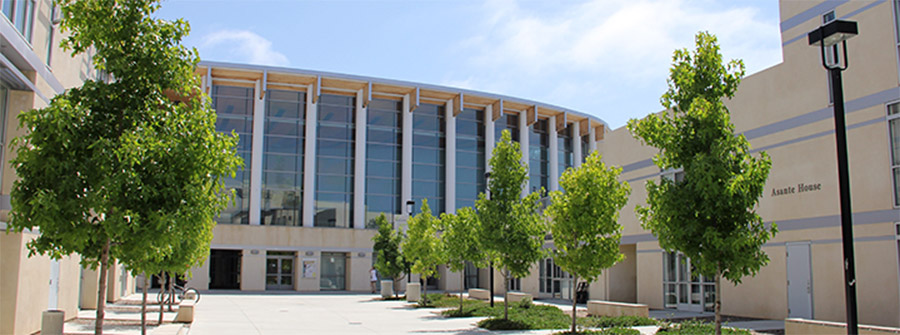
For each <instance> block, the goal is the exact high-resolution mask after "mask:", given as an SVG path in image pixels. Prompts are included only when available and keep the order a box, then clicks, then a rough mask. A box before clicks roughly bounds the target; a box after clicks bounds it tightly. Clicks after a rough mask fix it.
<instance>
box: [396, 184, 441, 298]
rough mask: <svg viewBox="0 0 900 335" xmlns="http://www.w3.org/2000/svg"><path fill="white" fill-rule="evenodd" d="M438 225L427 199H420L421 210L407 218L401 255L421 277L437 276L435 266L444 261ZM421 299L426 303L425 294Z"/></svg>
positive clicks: (438, 222)
mask: <svg viewBox="0 0 900 335" xmlns="http://www.w3.org/2000/svg"><path fill="white" fill-rule="evenodd" d="M439 225H440V220H438V218H436V217H434V216H433V215H431V208H430V207H428V199H422V210H421V212H420V213H419V214H416V216H413V217H412V218H411V219H410V220H409V224H408V228H407V230H406V234H407V236H408V237H407V238H406V239H405V240H404V241H403V244H402V245H401V249H402V250H403V257H404V258H405V259H406V260H407V261H408V262H410V263H411V264H412V273H417V274H419V275H420V276H422V278H428V277H435V276H437V275H438V273H437V266H438V265H440V264H443V263H444V254H443V250H441V241H440V238H439V237H438V235H437V234H438V227H439ZM426 293H427V290H426ZM422 300H423V301H424V302H425V303H426V304H427V303H428V300H427V294H423V295H422Z"/></svg>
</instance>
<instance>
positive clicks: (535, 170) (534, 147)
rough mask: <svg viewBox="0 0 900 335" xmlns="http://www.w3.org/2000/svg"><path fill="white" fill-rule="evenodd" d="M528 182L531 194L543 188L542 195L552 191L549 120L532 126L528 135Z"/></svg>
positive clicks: (543, 120)
mask: <svg viewBox="0 0 900 335" xmlns="http://www.w3.org/2000/svg"><path fill="white" fill-rule="evenodd" d="M528 137H529V138H528V181H529V183H528V184H529V185H530V186H531V190H530V192H537V191H540V190H541V188H543V190H544V191H543V193H542V195H546V194H547V191H548V190H549V189H550V182H549V176H550V164H549V154H550V153H549V150H548V149H549V147H550V136H549V135H548V134H547V120H546V119H541V120H538V121H537V122H535V123H534V124H533V125H531V131H530V132H529V133H528Z"/></svg>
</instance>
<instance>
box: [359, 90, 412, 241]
mask: <svg viewBox="0 0 900 335" xmlns="http://www.w3.org/2000/svg"><path fill="white" fill-rule="evenodd" d="M402 110H403V103H402V102H401V101H392V100H384V99H374V100H372V101H371V102H369V107H368V109H367V111H366V113H367V117H366V141H367V143H366V228H376V227H375V218H377V217H378V215H380V214H381V213H384V214H385V216H386V217H387V219H388V221H391V222H393V218H394V215H393V214H401V212H400V211H401V210H402V209H401V207H402V206H401V201H400V145H401V143H402V141H403V136H402V125H403V123H402V119H401V118H402V114H403V113H402Z"/></svg>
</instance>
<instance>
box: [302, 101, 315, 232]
mask: <svg viewBox="0 0 900 335" xmlns="http://www.w3.org/2000/svg"><path fill="white" fill-rule="evenodd" d="M314 94H316V93H315V91H314V90H313V87H312V85H309V86H307V89H306V120H305V122H306V123H305V125H306V135H304V136H303V137H304V142H303V226H304V227H312V226H313V219H314V218H315V214H316V213H315V200H316V125H317V123H318V116H317V115H318V114H317V111H316V105H315V104H313V102H312V101H313V95H314Z"/></svg>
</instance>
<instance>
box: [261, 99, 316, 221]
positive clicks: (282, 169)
mask: <svg viewBox="0 0 900 335" xmlns="http://www.w3.org/2000/svg"><path fill="white" fill-rule="evenodd" d="M305 114H306V93H303V92H294V91H280V90H269V92H268V93H267V94H266V124H265V130H264V131H265V133H264V137H263V174H262V204H261V208H260V211H261V213H260V220H261V221H262V224H264V225H276V226H299V225H301V218H302V217H303V216H302V213H303V212H302V211H303V206H302V205H301V199H302V198H303V143H304V142H303V139H304V134H305V129H304V128H305V127H304V125H305V122H304V116H305Z"/></svg>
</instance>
